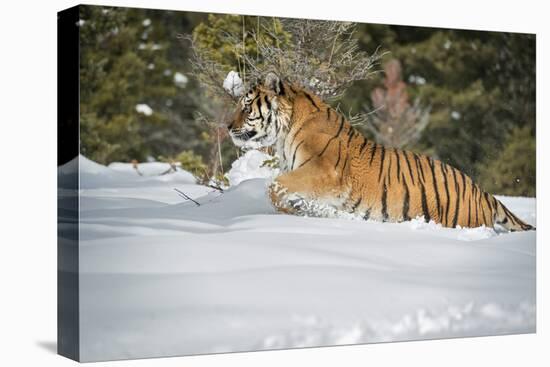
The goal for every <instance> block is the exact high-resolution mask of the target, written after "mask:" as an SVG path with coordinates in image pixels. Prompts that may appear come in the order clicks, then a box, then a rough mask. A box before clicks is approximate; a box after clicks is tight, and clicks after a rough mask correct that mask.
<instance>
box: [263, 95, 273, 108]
mask: <svg viewBox="0 0 550 367" xmlns="http://www.w3.org/2000/svg"><path fill="white" fill-rule="evenodd" d="M264 101H265V104H266V105H267V109H268V110H271V102H269V99H268V98H267V96H265V97H264Z"/></svg>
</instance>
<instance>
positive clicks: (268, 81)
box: [264, 72, 285, 95]
mask: <svg viewBox="0 0 550 367" xmlns="http://www.w3.org/2000/svg"><path fill="white" fill-rule="evenodd" d="M264 87H266V88H267V89H269V90H271V91H273V92H274V93H275V94H279V95H283V94H284V93H285V90H284V87H283V82H282V80H281V78H279V76H278V75H277V74H275V73H274V72H269V73H267V75H266V76H265V79H264Z"/></svg>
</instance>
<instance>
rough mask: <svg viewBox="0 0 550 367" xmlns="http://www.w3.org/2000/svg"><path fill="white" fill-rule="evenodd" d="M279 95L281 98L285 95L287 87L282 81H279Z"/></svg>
mask: <svg viewBox="0 0 550 367" xmlns="http://www.w3.org/2000/svg"><path fill="white" fill-rule="evenodd" d="M279 95H281V96H284V95H285V85H284V84H283V82H282V81H281V79H279Z"/></svg>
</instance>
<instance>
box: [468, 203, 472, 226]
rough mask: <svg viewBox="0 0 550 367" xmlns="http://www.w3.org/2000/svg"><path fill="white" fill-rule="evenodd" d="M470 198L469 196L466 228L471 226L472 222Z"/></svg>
mask: <svg viewBox="0 0 550 367" xmlns="http://www.w3.org/2000/svg"><path fill="white" fill-rule="evenodd" d="M471 209H472V200H471V198H470V199H468V228H471V224H470V223H472V218H471V214H472V210H471Z"/></svg>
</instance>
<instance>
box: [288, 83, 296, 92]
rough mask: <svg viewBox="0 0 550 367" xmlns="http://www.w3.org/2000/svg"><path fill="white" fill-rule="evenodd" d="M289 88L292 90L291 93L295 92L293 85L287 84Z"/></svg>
mask: <svg viewBox="0 0 550 367" xmlns="http://www.w3.org/2000/svg"><path fill="white" fill-rule="evenodd" d="M289 88H290V90H291V91H292V93H294V94H296V89H294V87H293V86H292V85H289Z"/></svg>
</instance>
